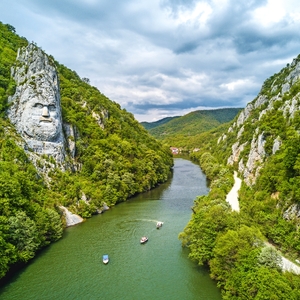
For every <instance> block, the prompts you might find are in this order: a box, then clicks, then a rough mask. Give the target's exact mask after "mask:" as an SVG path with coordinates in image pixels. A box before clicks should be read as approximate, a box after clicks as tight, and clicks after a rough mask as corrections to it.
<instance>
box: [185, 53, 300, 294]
mask: <svg viewBox="0 0 300 300" xmlns="http://www.w3.org/2000/svg"><path fill="white" fill-rule="evenodd" d="M299 61H300V56H298V58H297V59H296V60H295V61H294V63H293V64H292V65H287V67H285V68H284V69H283V70H281V71H280V72H279V73H278V74H275V75H273V76H272V77H270V78H269V79H267V80H266V81H265V83H264V84H263V86H262V89H261V91H260V93H259V95H258V97H257V98H255V99H254V100H253V101H252V103H250V104H249V106H247V108H248V112H249V111H250V113H249V116H248V118H244V122H243V126H241V125H240V127H239V126H237V123H238V117H239V116H237V117H236V118H235V119H234V120H233V121H232V122H230V123H229V124H224V125H222V126H221V127H218V128H215V129H212V130H211V131H209V132H205V133H203V134H201V135H199V136H198V137H197V142H198V146H199V148H200V150H199V152H195V153H193V154H192V155H191V157H192V159H194V160H195V161H197V162H199V164H200V165H201V168H202V170H203V171H204V172H205V174H206V175H207V177H208V179H209V180H210V192H209V194H208V195H206V196H201V197H198V198H197V199H196V200H195V203H194V207H193V215H192V219H191V220H190V222H189V224H188V225H187V226H186V228H185V230H184V232H182V233H181V234H180V239H181V241H182V244H183V245H184V246H187V247H189V249H190V257H191V258H192V259H193V260H195V261H196V262H197V263H198V264H199V265H208V266H209V268H210V273H211V277H212V278H213V279H215V280H216V281H217V283H218V286H219V287H221V289H222V296H223V299H300V276H299V275H295V274H294V273H290V272H287V271H285V272H283V271H282V265H281V255H284V256H285V257H287V258H288V259H289V260H291V261H292V262H296V263H297V262H298V263H299V260H300V259H299V258H300V232H299V225H300V218H299V216H300V214H299V208H300V206H299V201H300V193H299V192H300V190H299V182H300V181H299V180H300V173H299V170H300V169H299V163H300V146H299V145H300V143H299V142H300V137H299V128H300V127H299V126H300V123H299V120H300V119H299V116H300V114H299V103H300V93H299V92H300V84H299V82H300V81H299V77H297V74H298V73H297V70H298V69H297V67H296V66H298V65H297V64H298V63H299ZM287 83H288V84H289V85H290V89H289V90H287V89H286V90H284V89H283V86H285V87H286V86H287ZM262 99H263V102H262V103H261V104H260V103H259V101H260V100H262ZM250 108H251V110H250ZM245 111H246V109H245ZM245 115H246V113H245ZM258 137H262V145H263V148H264V151H261V152H263V153H264V155H263V156H262V159H261V160H259V159H257V160H256V163H255V164H254V166H255V171H253V174H252V176H253V177H256V180H253V182H252V183H251V184H246V182H245V178H246V175H247V174H246V173H245V172H244V169H243V168H245V167H246V162H247V160H248V162H249V159H248V158H249V157H252V158H253V157H255V155H257V153H258V151H257V149H256V148H255V144H256V143H257V141H258V140H259V138H258ZM276 140H280V147H278V149H277V150H276V151H275V150H274V145H275V144H276V143H275V141H276ZM233 145H235V146H236V145H243V147H241V148H240V149H241V151H240V153H239V158H238V159H237V160H235V162H234V163H233V164H232V165H230V164H228V158H229V157H230V155H231V153H232V151H233V148H234V147H233ZM255 149H256V152H255V151H254V150H255ZM234 170H236V171H238V172H239V176H240V178H242V179H244V180H243V181H242V186H241V189H240V191H239V203H240V212H236V211H232V210H231V207H230V206H229V204H228V203H227V202H226V195H227V194H228V192H229V191H230V189H231V187H232V186H233V183H234V179H233V176H232V174H233V171H234ZM266 243H268V244H266ZM269 245H273V246H274V247H270V246H269Z"/></svg>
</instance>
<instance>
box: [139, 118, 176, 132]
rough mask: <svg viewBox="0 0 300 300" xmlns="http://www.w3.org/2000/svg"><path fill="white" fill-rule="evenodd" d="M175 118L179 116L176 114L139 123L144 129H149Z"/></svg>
mask: <svg viewBox="0 0 300 300" xmlns="http://www.w3.org/2000/svg"><path fill="white" fill-rule="evenodd" d="M176 118H180V117H179V116H177V117H166V118H163V119H161V120H158V121H155V122H141V125H142V126H143V127H144V128H145V129H147V130H150V129H153V128H155V127H158V126H161V125H163V124H165V123H168V122H170V121H171V120H173V119H176Z"/></svg>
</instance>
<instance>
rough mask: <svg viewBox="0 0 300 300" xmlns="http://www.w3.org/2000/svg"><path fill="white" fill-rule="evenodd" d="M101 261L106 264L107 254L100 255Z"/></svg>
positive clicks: (107, 260)
mask: <svg viewBox="0 0 300 300" xmlns="http://www.w3.org/2000/svg"><path fill="white" fill-rule="evenodd" d="M102 261H103V263H104V264H105V265H106V264H108V262H109V257H108V255H107V254H104V255H103V256H102Z"/></svg>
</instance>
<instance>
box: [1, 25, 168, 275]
mask: <svg viewBox="0 0 300 300" xmlns="http://www.w3.org/2000/svg"><path fill="white" fill-rule="evenodd" d="M27 44H28V41H27V40H26V39H25V38H22V37H19V36H18V35H17V34H16V33H15V29H14V27H12V26H11V25H7V24H2V23H0V256H1V259H0V278H1V277H3V276H4V275H5V274H6V272H7V271H8V270H9V268H10V267H11V265H13V264H16V263H18V262H27V261H28V260H29V259H31V258H32V257H33V256H34V255H35V253H36V251H37V250H38V249H40V248H42V247H44V246H46V245H48V244H49V243H51V242H53V241H56V240H57V239H59V238H60V237H61V236H62V232H63V228H64V217H63V213H62V211H61V210H60V209H59V207H60V206H61V205H63V206H65V207H68V209H69V210H70V211H72V212H73V213H76V214H79V215H80V216H82V217H83V218H88V217H91V216H92V215H93V214H95V213H97V212H98V211H99V210H101V208H102V206H103V205H104V204H106V205H108V206H112V205H115V204H116V203H118V202H121V201H125V200H126V199H128V198H129V197H131V196H132V195H134V194H136V193H141V192H143V191H146V190H149V189H151V188H153V187H155V186H156V185H157V184H159V183H160V182H164V181H166V180H167V178H168V176H169V174H170V171H171V167H172V165H173V160H172V156H171V153H170V151H169V149H168V148H164V147H163V146H162V145H161V144H160V143H159V142H158V141H156V140H155V139H154V138H153V137H151V136H150V135H149V134H148V132H147V131H146V130H145V129H144V128H143V127H142V126H141V125H140V124H139V123H138V122H137V121H136V120H135V119H134V117H133V116H132V114H130V113H128V112H127V111H125V110H124V109H121V107H120V106H119V105H118V104H117V103H115V102H113V101H111V100H109V99H108V98H107V97H105V96H104V95H103V94H102V93H101V92H99V90H97V89H96V88H95V87H92V86H91V85H90V84H89V80H88V79H87V78H84V79H81V78H80V77H79V76H78V74H77V73H76V72H75V71H72V70H70V69H68V68H67V67H66V66H63V65H61V64H60V63H59V62H57V61H55V60H54V58H53V57H50V59H51V61H54V62H55V65H56V68H57V70H58V74H59V80H60V89H61V91H60V92H61V93H60V94H61V105H62V118H63V122H64V123H67V124H71V125H72V127H73V128H75V131H76V140H75V141H74V143H75V144H76V145H75V149H76V151H75V153H73V154H72V155H71V154H70V153H69V155H68V157H67V159H66V171H62V170H61V169H59V168H56V169H55V168H50V169H51V171H50V172H48V173H47V176H46V177H44V176H43V174H41V173H40V172H37V170H36V168H35V166H34V165H33V164H32V162H31V161H30V159H29V158H28V156H27V155H26V151H24V149H22V148H21V147H20V146H18V145H20V143H19V142H20V140H21V137H20V136H19V134H17V132H16V130H15V128H14V127H13V126H12V124H11V123H10V122H9V120H8V118H7V115H6V111H7V108H8V97H9V96H11V95H13V94H14V92H15V87H16V84H15V82H14V80H13V79H12V77H11V75H10V72H11V67H12V66H13V65H14V64H15V61H16V56H17V50H18V49H19V48H20V47H22V46H26V45H27ZM58 47H59V45H58ZM103 114H104V115H105V116H104V118H103V119H102V120H101V123H100V122H99V120H98V119H97V116H99V115H103ZM69 138H71V137H69ZM42 159H43V160H41V161H43V162H45V161H46V163H45V164H46V165H49V166H52V165H53V164H54V163H53V159H52V158H51V157H47V156H43V157H42ZM42 167H47V166H43V165H42V166H41V169H42Z"/></svg>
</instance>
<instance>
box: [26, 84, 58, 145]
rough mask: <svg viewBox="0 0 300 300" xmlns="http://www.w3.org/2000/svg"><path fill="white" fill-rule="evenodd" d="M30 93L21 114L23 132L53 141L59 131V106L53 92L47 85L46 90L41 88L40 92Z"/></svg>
mask: <svg viewBox="0 0 300 300" xmlns="http://www.w3.org/2000/svg"><path fill="white" fill-rule="evenodd" d="M26 94H27V93H25V94H23V95H24V97H27V96H26ZM30 94H31V95H33V97H32V98H30V99H27V100H26V102H25V103H24V104H25V105H24V110H23V113H22V116H21V123H22V124H23V133H24V134H25V135H26V136H28V137H30V138H34V139H36V140H40V141H48V142H52V141H55V140H56V139H57V137H58V135H59V134H60V133H61V122H60V117H61V116H60V107H59V103H58V101H57V99H56V95H55V92H54V91H53V90H51V88H49V87H48V89H47V90H46V91H45V90H44V89H41V90H40V93H35V92H33V93H30ZM44 94H46V95H44ZM23 95H22V96H21V102H22V97H23Z"/></svg>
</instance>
